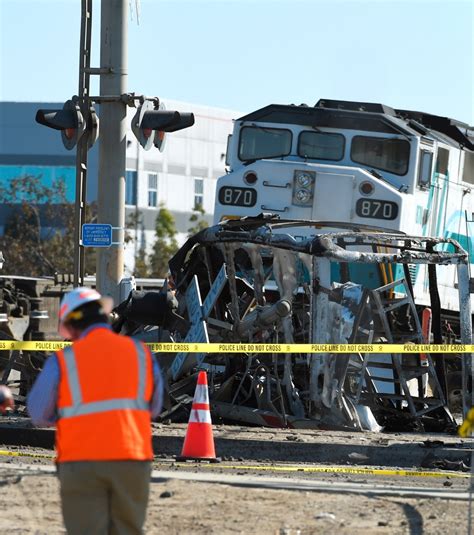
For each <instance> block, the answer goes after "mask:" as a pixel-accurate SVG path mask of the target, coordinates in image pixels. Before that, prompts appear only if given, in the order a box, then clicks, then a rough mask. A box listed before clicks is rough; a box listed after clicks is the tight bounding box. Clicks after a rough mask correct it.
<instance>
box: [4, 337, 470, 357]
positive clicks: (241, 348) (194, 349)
mask: <svg viewBox="0 0 474 535" xmlns="http://www.w3.org/2000/svg"><path fill="white" fill-rule="evenodd" d="M67 345H70V342H54V341H51V342H49V341H36V342H35V341H17V340H0V351H13V350H15V351H18V350H21V351H59V350H60V349H62V348H63V347H66V346H67ZM146 345H147V346H148V347H149V348H150V349H151V351H154V352H157V353H181V352H182V353H303V354H309V353H319V354H321V353H322V354H325V353H346V354H347V353H474V345H467V344H284V343H283V344H277V343H275V344H240V343H235V344H229V343H227V344H217V343H210V344H202V343H193V342H184V343H182V342H181V343H171V342H169V343H147V344H146Z"/></svg>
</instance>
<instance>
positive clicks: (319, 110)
mask: <svg viewBox="0 0 474 535" xmlns="http://www.w3.org/2000/svg"><path fill="white" fill-rule="evenodd" d="M238 121H259V122H266V123H287V124H299V125H303V126H311V127H331V128H342V129H350V130H364V131H369V132H383V133H389V134H404V135H422V136H430V135H431V136H432V137H434V138H435V139H440V140H441V141H443V142H445V143H446V142H447V143H450V144H454V145H456V146H460V147H464V148H466V149H468V150H472V151H474V127H472V126H469V125H468V124H466V123H462V122H461V121H457V120H455V119H450V118H448V117H440V116H438V115H431V114H429V113H424V112H419V111H409V110H397V109H394V108H391V107H389V106H386V105H384V104H376V103H370V102H351V101H345V100H328V99H321V100H319V101H318V102H317V103H316V104H315V106H314V107H311V106H307V105H306V104H301V105H300V106H295V105H294V104H290V105H285V104H270V105H268V106H265V107H264V108H260V109H259V110H256V111H254V112H252V113H249V114H248V115H244V116H243V117H240V118H239V119H238ZM440 134H441V136H440Z"/></svg>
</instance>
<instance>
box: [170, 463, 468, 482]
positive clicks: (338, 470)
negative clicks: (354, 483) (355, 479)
mask: <svg viewBox="0 0 474 535" xmlns="http://www.w3.org/2000/svg"><path fill="white" fill-rule="evenodd" d="M175 466H179V467H182V466H189V465H186V463H178V464H176V465H175ZM200 466H202V467H206V468H218V469H225V470H249V471H251V470H255V471H265V472H313V473H320V474H351V475H353V474H359V475H370V476H402V477H451V478H462V479H467V478H470V477H471V474H469V473H459V472H451V471H446V472H431V471H428V470H427V471H421V470H392V469H388V468H359V467H357V468H348V467H346V466H290V465H271V466H265V465H260V464H258V465H241V464H235V465H232V464H230V465H223V464H203V465H200Z"/></svg>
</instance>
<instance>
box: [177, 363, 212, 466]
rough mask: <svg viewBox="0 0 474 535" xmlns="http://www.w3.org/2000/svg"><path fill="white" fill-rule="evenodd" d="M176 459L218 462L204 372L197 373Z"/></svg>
mask: <svg viewBox="0 0 474 535" xmlns="http://www.w3.org/2000/svg"><path fill="white" fill-rule="evenodd" d="M176 459H177V460H178V461H185V460H194V461H200V460H205V461H211V462H218V461H220V459H218V458H216V450H215V449H214V437H213V435H212V422H211V412H210V410H209V394H208V392H207V373H206V372H205V371H202V372H199V375H198V381H197V385H196V391H195V393H194V399H193V406H192V407H191V414H190V415H189V423H188V429H187V431H186V438H185V439H184V444H183V450H182V451H181V456H180V457H177V458H176Z"/></svg>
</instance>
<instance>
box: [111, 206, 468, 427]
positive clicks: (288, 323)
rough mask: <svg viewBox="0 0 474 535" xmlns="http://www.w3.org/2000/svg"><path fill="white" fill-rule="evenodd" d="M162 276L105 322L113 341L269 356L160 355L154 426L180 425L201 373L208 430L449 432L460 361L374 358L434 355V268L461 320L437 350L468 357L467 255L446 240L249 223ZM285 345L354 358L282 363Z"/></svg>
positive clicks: (295, 358)
mask: <svg viewBox="0 0 474 535" xmlns="http://www.w3.org/2000/svg"><path fill="white" fill-rule="evenodd" d="M335 227H337V228H338V231H337V232H332V231H327V230H326V229H334V228H335ZM344 227H345V230H344ZM298 234H300V236H299V238H298V239H296V238H295V236H296V235H298ZM305 236H307V237H305ZM169 265H170V272H171V280H172V281H173V285H174V288H173V289H172V290H170V289H169V288H168V289H164V291H162V292H161V293H156V292H155V293H153V292H148V293H138V292H137V293H132V294H130V296H129V299H127V301H125V302H124V303H122V304H121V305H120V306H119V307H118V308H117V309H116V322H115V327H116V329H117V330H121V332H124V333H127V334H132V335H138V336H139V337H140V338H142V339H144V340H145V341H149V342H172V341H175V342H183V341H186V342H208V341H209V342H218V343H237V342H241V343H247V344H257V343H263V344H266V347H267V348H269V349H270V351H271V350H272V348H274V350H275V352H274V353H272V352H270V353H245V354H242V353H236V354H229V353H221V354H216V353H209V354H203V353H178V354H173V353H162V354H159V355H158V358H159V361H160V363H161V366H162V368H163V371H164V373H165V375H166V377H167V393H168V396H167V403H166V410H165V413H164V415H163V418H165V419H170V420H172V421H185V419H186V417H187V411H189V409H190V405H191V401H192V395H193V391H194V385H195V376H196V373H197V370H198V369H202V368H205V369H207V370H208V374H209V382H210V402H211V410H212V414H213V418H214V420H215V421H217V420H219V419H221V421H226V422H240V423H245V424H254V425H265V426H275V427H295V428H298V427H300V428H303V427H315V428H318V427H319V428H336V429H353V430H379V429H381V428H382V427H383V428H385V429H400V430H402V429H403V430H412V429H418V430H423V429H426V430H447V431H450V430H452V429H454V428H455V421H454V419H453V417H452V415H451V412H450V409H449V408H448V403H447V396H448V395H449V392H448V386H447V385H448V384H449V377H450V374H451V372H452V371H453V370H454V372H455V374H458V375H459V376H462V388H461V387H459V390H460V391H462V392H463V393H464V394H463V396H462V397H463V398H464V399H463V402H464V405H465V406H467V404H469V399H468V398H470V391H471V384H472V381H471V372H472V365H471V355H470V354H469V355H468V354H464V355H455V356H453V355H449V359H447V358H445V357H446V355H430V354H425V355H420V354H417V353H413V354H406V353H404V354H377V353H374V350H373V347H374V344H382V343H387V342H388V343H392V344H410V343H411V344H413V343H424V342H429V341H431V342H434V343H442V342H443V341H446V339H445V338H444V334H443V332H442V331H443V329H442V326H441V324H442V321H443V320H442V314H441V307H440V298H439V293H438V288H437V283H436V280H437V279H436V277H437V267H438V266H439V269H451V270H452V271H453V273H452V274H453V280H454V278H455V279H456V281H457V282H456V284H455V286H456V288H457V292H458V294H459V309H460V314H459V316H458V318H457V325H456V329H455V330H456V331H457V334H456V337H455V339H451V340H450V342H451V343H454V342H456V343H469V344H470V343H471V331H472V328H471V311H470V294H469V274H468V264H467V253H466V252H465V251H464V250H463V249H462V248H461V247H460V246H459V244H458V243H457V242H455V241H453V240H442V239H434V238H425V237H423V238H420V237H413V236H406V235H404V234H394V233H386V232H379V231H376V230H374V229H371V228H369V227H367V228H361V227H357V228H355V227H354V225H345V224H337V225H336V224H334V223H318V222H315V221H295V220H289V221H285V220H280V219H277V218H275V217H271V216H270V217H265V216H261V217H256V218H243V219H241V220H233V221H228V222H226V223H224V224H220V225H216V226H213V227H210V228H208V229H205V230H203V231H201V232H200V233H198V234H196V235H195V236H193V237H192V238H190V239H189V240H188V241H187V242H186V243H185V245H184V246H183V247H182V248H181V249H180V250H179V251H178V252H177V254H176V255H175V256H174V257H173V258H172V260H171V261H170V264H169ZM387 268H390V269H387ZM418 268H421V269H420V272H421V270H424V278H425V280H424V281H423V280H421V276H420V277H418V278H419V279H420V282H421V285H422V287H424V290H425V297H426V296H428V299H429V300H428V302H427V305H424V306H422V305H419V304H416V303H415V299H414V293H413V292H414V288H415V286H414V284H413V281H412V278H413V272H414V270H415V269H418ZM380 273H382V275H383V274H384V273H385V279H384V278H383V277H382V278H381V279H379V278H378V275H380ZM388 273H390V274H391V275H392V276H391V277H389V280H388V281H387V274H388ZM374 274H377V276H374ZM395 275H396V276H395ZM360 280H366V281H368V282H367V286H364V285H363V284H361V283H360V282H358V281H360ZM379 280H382V281H383V284H382V285H378V283H377V281H379ZM201 296H202V299H201ZM428 306H429V307H430V308H428ZM425 309H428V310H429V311H430V313H431V314H432V318H431V320H432V321H431V324H432V327H431V331H432V333H433V334H432V336H431V338H430V334H429V332H428V333H427V332H426V326H425V325H422V320H421V319H420V318H421V316H422V312H423V310H425ZM157 311H159V312H158V313H157ZM428 328H429V327H428ZM450 328H451V327H450ZM451 331H452V329H451ZM294 343H312V344H354V353H351V354H342V353H335V354H331V353H329V352H328V353H327V354H326V353H324V354H321V353H319V354H295V353H287V354H286V353H284V352H282V351H284V347H285V344H294ZM375 347H377V346H375ZM282 348H283V349H282ZM371 348H372V352H364V349H365V350H366V351H369V349H371Z"/></svg>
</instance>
